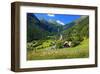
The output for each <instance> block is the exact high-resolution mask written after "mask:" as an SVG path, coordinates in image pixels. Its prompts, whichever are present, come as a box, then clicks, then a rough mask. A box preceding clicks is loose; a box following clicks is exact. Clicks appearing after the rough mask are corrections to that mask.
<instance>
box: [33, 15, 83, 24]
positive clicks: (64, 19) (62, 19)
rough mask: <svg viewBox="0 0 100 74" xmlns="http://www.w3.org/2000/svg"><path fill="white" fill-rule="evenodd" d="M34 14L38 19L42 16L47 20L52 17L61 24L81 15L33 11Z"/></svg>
mask: <svg viewBox="0 0 100 74" xmlns="http://www.w3.org/2000/svg"><path fill="white" fill-rule="evenodd" d="M34 14H35V16H36V17H37V18H38V19H40V18H44V19H45V20H47V21H48V20H51V19H53V20H56V22H58V23H60V24H62V25H64V24H67V23H70V22H72V21H74V20H76V19H79V18H80V17H81V15H67V14H46V13H34Z"/></svg>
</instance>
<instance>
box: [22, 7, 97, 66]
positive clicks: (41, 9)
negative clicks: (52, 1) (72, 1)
mask: <svg viewBox="0 0 100 74" xmlns="http://www.w3.org/2000/svg"><path fill="white" fill-rule="evenodd" d="M28 12H29V13H55V14H76V15H89V32H90V33H89V36H90V38H89V46H90V47H89V58H82V59H59V60H41V61H40V60H39V61H38V60H37V61H36V60H35V61H27V60H26V57H27V52H26V51H27V50H26V40H27V39H26V31H27V30H26V29H27V28H26V26H27V23H26V13H28ZM86 64H95V12H94V10H83V9H69V8H54V7H35V6H34V7H31V6H30V7H29V6H21V7H20V68H38V67H52V66H71V65H86Z"/></svg>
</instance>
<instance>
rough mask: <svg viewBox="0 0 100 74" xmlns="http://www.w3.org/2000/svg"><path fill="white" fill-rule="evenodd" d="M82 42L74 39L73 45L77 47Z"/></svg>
mask: <svg viewBox="0 0 100 74" xmlns="http://www.w3.org/2000/svg"><path fill="white" fill-rule="evenodd" d="M79 44H80V41H75V40H74V41H72V44H71V47H75V46H77V45H79Z"/></svg>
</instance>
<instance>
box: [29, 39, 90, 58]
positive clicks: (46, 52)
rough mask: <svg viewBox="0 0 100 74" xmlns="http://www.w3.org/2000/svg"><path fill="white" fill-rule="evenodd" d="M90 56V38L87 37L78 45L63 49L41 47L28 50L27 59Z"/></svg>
mask: <svg viewBox="0 0 100 74" xmlns="http://www.w3.org/2000/svg"><path fill="white" fill-rule="evenodd" d="M88 57H89V39H85V40H84V41H82V42H81V43H80V45H78V46H76V47H70V48H62V49H54V50H53V49H51V50H50V49H40V50H36V51H34V50H31V51H28V52H27V60H45V59H46V60H47V59H65V58H66V59H71V58H88Z"/></svg>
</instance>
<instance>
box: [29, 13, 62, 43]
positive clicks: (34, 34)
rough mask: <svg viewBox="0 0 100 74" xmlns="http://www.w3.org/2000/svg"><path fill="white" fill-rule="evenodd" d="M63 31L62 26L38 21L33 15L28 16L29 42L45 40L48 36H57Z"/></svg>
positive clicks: (42, 20) (41, 20)
mask: <svg viewBox="0 0 100 74" xmlns="http://www.w3.org/2000/svg"><path fill="white" fill-rule="evenodd" d="M58 29H59V32H60V31H62V30H63V27H62V25H60V24H59V23H57V22H56V23H55V21H53V22H50V21H46V20H45V19H38V18H37V17H36V16H35V15H34V14H33V13H28V14H27V41H28V42H30V41H32V40H38V39H45V38H46V36H49V35H55V34H57V33H58Z"/></svg>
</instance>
